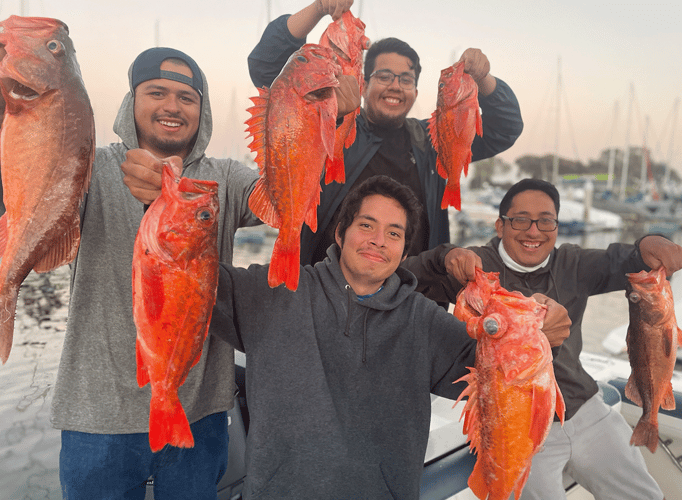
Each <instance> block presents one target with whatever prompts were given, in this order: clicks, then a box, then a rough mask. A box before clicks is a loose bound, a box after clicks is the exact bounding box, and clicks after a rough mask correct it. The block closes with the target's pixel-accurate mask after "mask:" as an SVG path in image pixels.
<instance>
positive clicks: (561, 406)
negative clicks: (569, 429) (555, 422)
mask: <svg viewBox="0 0 682 500" xmlns="http://www.w3.org/2000/svg"><path fill="white" fill-rule="evenodd" d="M554 387H555V388H556V403H555V412H556V414H557V415H558V416H559V421H560V422H561V425H564V417H565V416H566V402H565V401H564V395H563V394H561V389H559V384H557V383H556V381H555V382H554Z"/></svg>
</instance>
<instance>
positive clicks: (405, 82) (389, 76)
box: [369, 69, 417, 90]
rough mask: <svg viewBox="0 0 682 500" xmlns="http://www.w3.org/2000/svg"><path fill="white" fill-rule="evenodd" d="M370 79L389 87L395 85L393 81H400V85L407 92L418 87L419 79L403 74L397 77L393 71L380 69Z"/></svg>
mask: <svg viewBox="0 0 682 500" xmlns="http://www.w3.org/2000/svg"><path fill="white" fill-rule="evenodd" d="M369 77H370V78H375V79H376V81H377V82H378V83H379V84H381V85H384V86H386V87H388V86H389V85H390V84H392V83H393V80H395V79H396V78H397V79H398V83H399V84H400V86H401V87H402V88H404V89H405V90H410V89H413V88H415V87H416V86H417V79H416V78H415V77H414V76H412V75H410V74H409V73H403V74H402V75H396V74H395V73H394V72H393V71H391V70H390V69H378V70H376V71H375V72H374V73H372V74H371V75H369Z"/></svg>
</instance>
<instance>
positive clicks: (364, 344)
mask: <svg viewBox="0 0 682 500" xmlns="http://www.w3.org/2000/svg"><path fill="white" fill-rule="evenodd" d="M346 290H348V313H347V314H348V315H347V319H346V329H345V331H344V332H343V334H344V335H345V336H346V337H350V321H351V313H350V310H351V307H352V306H353V295H352V293H351V291H352V289H351V287H350V285H346ZM367 318H369V308H366V309H365V318H364V320H363V322H362V362H363V363H366V362H367Z"/></svg>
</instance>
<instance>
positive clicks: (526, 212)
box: [495, 190, 558, 267]
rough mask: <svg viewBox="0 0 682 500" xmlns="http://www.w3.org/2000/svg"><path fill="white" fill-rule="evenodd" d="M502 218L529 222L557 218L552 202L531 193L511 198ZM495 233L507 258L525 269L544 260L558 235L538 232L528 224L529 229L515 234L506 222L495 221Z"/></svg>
mask: <svg viewBox="0 0 682 500" xmlns="http://www.w3.org/2000/svg"><path fill="white" fill-rule="evenodd" d="M505 215H506V216H507V217H528V218H530V219H541V218H543V217H549V218H551V219H556V218H557V213H556V209H555V208H554V202H553V201H552V198H550V197H549V196H548V195H547V194H546V193H543V192H542V191H535V190H532V191H522V192H521V193H519V194H517V195H516V196H514V198H513V199H512V203H511V206H510V207H509V210H508V211H507V213H506V214H505ZM495 229H497V236H499V237H500V239H501V240H502V244H503V245H504V249H505V250H506V251H507V253H508V254H509V256H510V257H511V258H512V259H513V260H514V262H516V263H517V264H521V265H522V266H526V267H534V266H537V265H538V264H540V263H542V262H543V261H544V260H545V259H546V258H547V256H548V255H549V254H550V252H551V251H552V249H553V248H554V244H555V243H556V238H557V234H558V229H555V230H554V231H550V232H545V231H540V230H538V226H537V224H531V226H530V229H527V230H525V231H518V230H516V229H513V228H512V227H511V222H510V221H505V220H503V219H497V222H495Z"/></svg>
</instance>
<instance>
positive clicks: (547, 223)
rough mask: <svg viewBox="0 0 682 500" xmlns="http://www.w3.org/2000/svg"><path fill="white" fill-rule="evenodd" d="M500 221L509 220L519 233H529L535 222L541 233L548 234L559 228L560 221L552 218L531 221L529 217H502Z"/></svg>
mask: <svg viewBox="0 0 682 500" xmlns="http://www.w3.org/2000/svg"><path fill="white" fill-rule="evenodd" d="M500 219H502V220H508V221H509V223H510V224H511V227H512V229H516V230H517V231H528V230H529V229H530V226H532V225H533V222H535V225H536V226H537V228H538V229H539V230H540V231H544V232H546V233H550V232H552V231H554V230H555V229H556V228H557V227H558V226H559V221H558V220H556V219H552V218H550V217H543V218H541V219H529V218H528V217H507V216H506V215H500Z"/></svg>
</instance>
